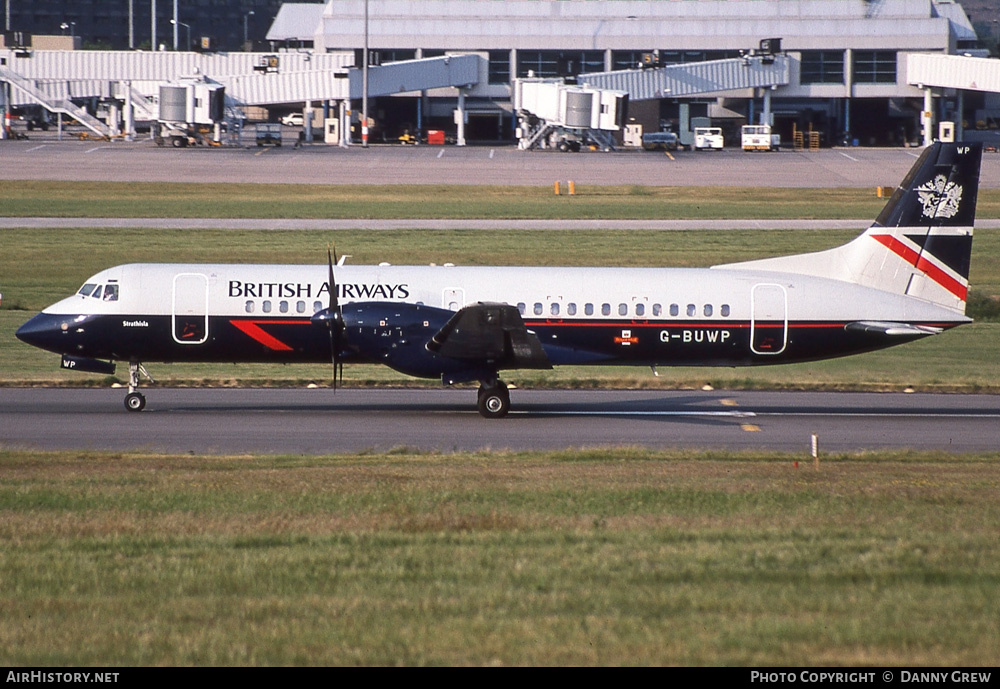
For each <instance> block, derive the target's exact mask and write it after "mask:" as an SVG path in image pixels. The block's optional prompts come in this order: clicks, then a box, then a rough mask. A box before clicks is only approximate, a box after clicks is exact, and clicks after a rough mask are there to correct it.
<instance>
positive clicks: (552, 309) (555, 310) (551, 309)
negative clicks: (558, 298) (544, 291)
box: [549, 302, 559, 316]
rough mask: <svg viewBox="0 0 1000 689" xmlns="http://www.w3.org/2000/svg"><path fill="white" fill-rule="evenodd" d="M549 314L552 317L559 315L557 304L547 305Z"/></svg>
mask: <svg viewBox="0 0 1000 689" xmlns="http://www.w3.org/2000/svg"><path fill="white" fill-rule="evenodd" d="M549 314H551V315H553V316H558V315H559V303H558V302H552V303H551V304H549Z"/></svg>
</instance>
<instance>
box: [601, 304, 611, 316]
mask: <svg viewBox="0 0 1000 689" xmlns="http://www.w3.org/2000/svg"><path fill="white" fill-rule="evenodd" d="M601 315H602V316H610V315H611V304H601Z"/></svg>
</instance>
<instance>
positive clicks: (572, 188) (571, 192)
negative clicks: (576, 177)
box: [569, 180, 576, 196]
mask: <svg viewBox="0 0 1000 689" xmlns="http://www.w3.org/2000/svg"><path fill="white" fill-rule="evenodd" d="M569 195H570V196H575V195H576V184H575V183H574V182H573V180H570V181H569Z"/></svg>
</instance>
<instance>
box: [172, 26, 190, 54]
mask: <svg viewBox="0 0 1000 689" xmlns="http://www.w3.org/2000/svg"><path fill="white" fill-rule="evenodd" d="M170 23H171V24H173V25H174V50H177V26H178V25H180V26H183V27H184V28H185V30H186V31H187V47H186V48H185V49H184V50H191V25H190V24H185V23H184V22H179V21H177V20H176V19H171V20H170Z"/></svg>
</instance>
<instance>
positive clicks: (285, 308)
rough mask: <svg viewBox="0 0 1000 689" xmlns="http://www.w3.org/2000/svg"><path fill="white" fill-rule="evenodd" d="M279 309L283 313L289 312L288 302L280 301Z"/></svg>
mask: <svg viewBox="0 0 1000 689" xmlns="http://www.w3.org/2000/svg"><path fill="white" fill-rule="evenodd" d="M278 311H281V313H288V302H287V301H284V300H282V301H280V302H279V303H278Z"/></svg>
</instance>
